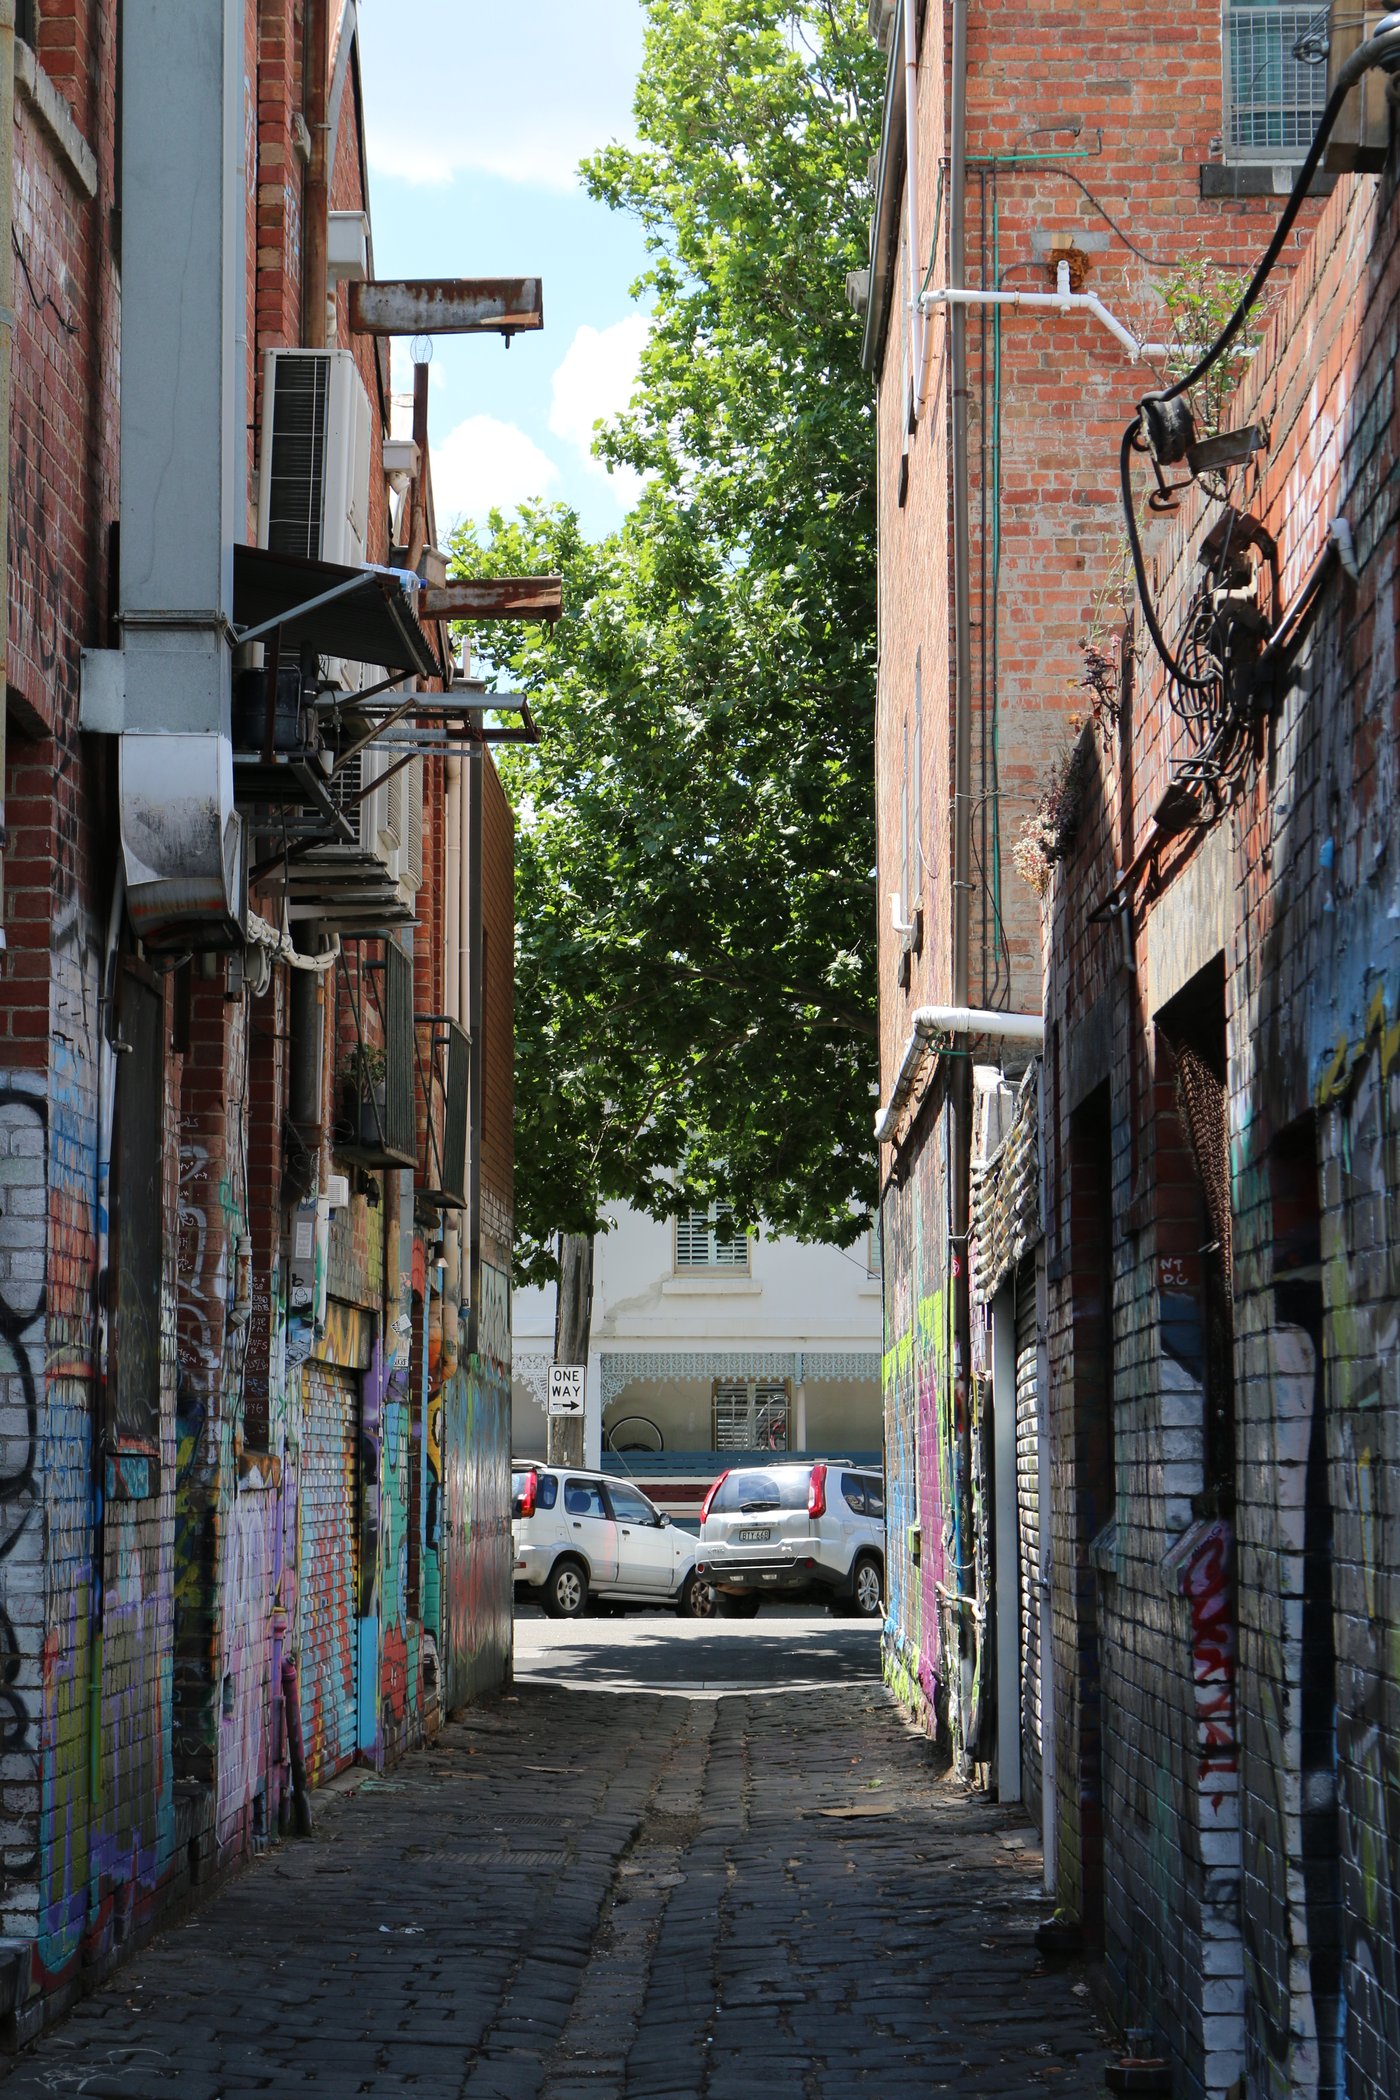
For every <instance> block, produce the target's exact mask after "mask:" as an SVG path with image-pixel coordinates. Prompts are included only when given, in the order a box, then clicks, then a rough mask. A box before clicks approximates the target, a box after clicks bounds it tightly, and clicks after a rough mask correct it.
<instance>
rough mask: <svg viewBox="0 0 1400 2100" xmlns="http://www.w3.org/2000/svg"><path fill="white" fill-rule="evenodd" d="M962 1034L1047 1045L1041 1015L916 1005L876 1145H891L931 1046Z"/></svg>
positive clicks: (881, 1113) (878, 1122) (881, 1115)
mask: <svg viewBox="0 0 1400 2100" xmlns="http://www.w3.org/2000/svg"><path fill="white" fill-rule="evenodd" d="M960 1035H985V1036H992V1037H994V1038H996V1039H998V1040H1000V1041H1002V1042H1010V1043H1030V1044H1032V1045H1033V1046H1034V1048H1035V1049H1037V1050H1039V1049H1041V1048H1043V1046H1044V1043H1045V1021H1044V1017H1043V1016H1042V1015H1040V1014H1005V1013H998V1012H996V1011H995V1010H993V1009H991V1008H988V1007H981V1006H916V1007H915V1009H914V1012H913V1014H912V1016H911V1025H910V1036H909V1040H908V1042H907V1043H906V1044H905V1046H904V1055H903V1057H902V1058H901V1059H900V1063H899V1071H898V1073H897V1074H896V1075H895V1082H894V1085H893V1087H892V1088H891V1089H890V1098H889V1100H888V1101H887V1102H886V1104H885V1106H884V1107H883V1108H882V1109H880V1110H879V1111H878V1112H877V1114H876V1117H875V1142H876V1144H877V1145H884V1144H888V1142H889V1140H890V1138H891V1137H892V1136H893V1134H894V1127H895V1124H896V1122H897V1121H898V1119H899V1112H900V1110H901V1109H902V1108H903V1106H904V1104H905V1102H906V1101H907V1100H908V1098H909V1089H910V1087H911V1086H912V1085H913V1083H914V1074H915V1072H916V1071H917V1069H918V1067H919V1064H920V1062H921V1061H922V1059H923V1057H924V1054H925V1052H926V1051H927V1048H928V1045H929V1043H930V1042H931V1041H932V1040H933V1039H934V1038H935V1037H938V1036H960Z"/></svg>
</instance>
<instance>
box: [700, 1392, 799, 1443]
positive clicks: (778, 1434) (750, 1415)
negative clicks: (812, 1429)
mask: <svg viewBox="0 0 1400 2100" xmlns="http://www.w3.org/2000/svg"><path fill="white" fill-rule="evenodd" d="M714 1411H715V1443H714V1448H715V1450H716V1451H786V1450H787V1447H788V1390H787V1387H786V1385H784V1384H782V1383H780V1382H779V1381H778V1380H776V1379H762V1378H747V1379H741V1378H733V1379H717V1380H716V1381H715V1388H714Z"/></svg>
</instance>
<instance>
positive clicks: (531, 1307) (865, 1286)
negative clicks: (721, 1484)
mask: <svg viewBox="0 0 1400 2100" xmlns="http://www.w3.org/2000/svg"><path fill="white" fill-rule="evenodd" d="M611 1216H612V1218H613V1220H614V1223H613V1227H612V1230H611V1231H609V1232H606V1233H602V1234H600V1235H599V1237H598V1240H597V1242H596V1244H595V1249H594V1270H593V1328H592V1346H591V1349H590V1353H589V1359H588V1369H587V1395H586V1417H585V1451H586V1456H587V1462H588V1463H589V1464H590V1465H599V1464H607V1465H608V1466H609V1468H612V1467H613V1465H614V1460H615V1459H617V1460H619V1461H625V1462H626V1470H628V1471H633V1472H636V1473H637V1474H638V1475H639V1477H643V1476H645V1477H647V1478H650V1479H653V1480H659V1479H660V1478H662V1477H671V1476H677V1477H678V1476H684V1475H694V1476H695V1477H696V1478H702V1477H708V1478H713V1476H714V1475H715V1473H717V1472H719V1471H722V1470H723V1468H724V1465H725V1464H727V1463H733V1461H734V1454H737V1453H741V1452H755V1451H763V1452H770V1453H771V1452H777V1451H793V1452H811V1453H813V1454H815V1455H821V1454H823V1453H832V1454H836V1453H840V1454H842V1455H848V1456H852V1457H854V1456H856V1455H857V1454H860V1455H862V1456H865V1457H871V1456H875V1455H877V1454H878V1453H879V1451H880V1448H881V1435H882V1431H881V1413H880V1342H881V1315H880V1275H879V1266H878V1248H877V1246H876V1245H874V1244H873V1243H872V1240H871V1239H870V1238H869V1237H868V1236H866V1237H862V1238H861V1239H860V1240H858V1241H857V1242H856V1244H855V1245H854V1246H853V1247H847V1248H837V1247H812V1246H804V1245H801V1244H799V1243H798V1242H797V1241H796V1240H785V1239H773V1240H770V1239H750V1238H746V1237H745V1236H744V1235H743V1234H741V1233H736V1232H735V1231H734V1230H733V1227H732V1225H731V1224H730V1222H729V1220H728V1219H727V1217H726V1216H724V1215H723V1214H722V1213H721V1214H719V1215H717V1214H716V1212H715V1208H714V1206H711V1208H710V1211H709V1212H708V1213H706V1212H703V1211H702V1212H693V1213H691V1214H690V1215H689V1216H686V1217H681V1218H674V1219H665V1220H663V1221H658V1220H657V1219H655V1218H650V1217H647V1216H646V1215H645V1214H644V1213H642V1212H640V1211H635V1210H632V1209H630V1208H628V1207H627V1206H625V1205H622V1204H618V1205H616V1206H614V1208H613V1210H612V1212H611ZM512 1310H513V1322H512V1324H513V1330H514V1381H515V1382H514V1395H513V1410H514V1414H513V1432H512V1442H513V1447H514V1450H515V1452H516V1454H517V1456H519V1457H522V1458H531V1457H543V1455H544V1451H545V1429H546V1424H545V1396H546V1391H547V1386H548V1377H549V1366H550V1363H551V1361H552V1359H553V1353H554V1290H553V1287H552V1286H551V1287H549V1288H547V1289H544V1290H523V1291H519V1292H517V1293H516V1295H515V1299H514V1303H513V1308H512ZM721 1454H723V1455H721ZM618 1469H619V1470H621V1469H622V1467H621V1465H619V1467H618ZM662 1499H663V1500H666V1501H669V1500H671V1499H673V1498H671V1497H669V1496H663V1498H662ZM682 1499H684V1498H682Z"/></svg>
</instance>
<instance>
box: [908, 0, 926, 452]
mask: <svg viewBox="0 0 1400 2100" xmlns="http://www.w3.org/2000/svg"><path fill="white" fill-rule="evenodd" d="M918 13H919V4H918V0H904V218H905V245H906V247H907V249H908V251H909V330H910V344H909V381H910V385H911V387H912V389H913V401H914V416H915V420H917V419H918V415H919V411H920V409H921V408H922V406H923V398H924V376H925V375H924V363H925V349H926V346H927V340H928V315H927V314H926V313H925V311H924V305H923V301H922V300H921V299H920V297H919V284H920V277H919V269H920V258H921V256H922V254H923V249H922V248H921V246H920V244H919V24H918Z"/></svg>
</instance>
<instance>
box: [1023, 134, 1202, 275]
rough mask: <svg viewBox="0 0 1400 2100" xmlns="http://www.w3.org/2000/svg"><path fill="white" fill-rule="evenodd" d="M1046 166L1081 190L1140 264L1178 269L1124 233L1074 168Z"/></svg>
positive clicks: (1157, 268)
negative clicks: (1140, 246)
mask: <svg viewBox="0 0 1400 2100" xmlns="http://www.w3.org/2000/svg"><path fill="white" fill-rule="evenodd" d="M1046 165H1047V167H1048V168H1049V171H1050V173H1051V174H1053V175H1063V176H1064V179H1065V181H1066V182H1072V183H1073V184H1074V186H1075V188H1076V189H1077V190H1081V191H1082V192H1083V194H1084V195H1085V196H1086V197H1087V198H1088V200H1089V202H1090V204H1092V205H1093V207H1094V210H1095V211H1096V212H1097V213H1098V215H1099V217H1100V218H1101V219H1104V220H1106V221H1107V222H1108V224H1109V225H1110V226H1111V227H1112V228H1113V231H1114V232H1115V233H1116V234H1117V236H1118V238H1119V240H1120V241H1121V242H1122V243H1123V246H1124V247H1125V248H1130V249H1131V250H1132V252H1133V254H1134V255H1135V256H1136V257H1137V259H1138V261H1139V262H1145V263H1148V264H1150V265H1151V267H1152V268H1153V269H1154V270H1174V269H1175V268H1176V263H1175V262H1174V261H1173V262H1161V261H1159V260H1158V258H1157V257H1156V256H1155V255H1149V254H1148V252H1147V250H1146V249H1145V248H1139V246H1138V244H1137V242H1136V241H1135V240H1134V239H1133V237H1132V235H1131V234H1130V233H1125V232H1124V230H1123V228H1122V227H1121V226H1120V225H1119V224H1118V221H1117V220H1116V219H1115V218H1114V216H1113V214H1112V212H1111V211H1109V210H1108V208H1107V206H1106V205H1103V204H1100V202H1099V200H1098V198H1097V197H1096V196H1095V195H1094V193H1093V191H1092V190H1091V189H1090V187H1089V185H1088V183H1087V182H1085V180H1084V178H1083V176H1081V175H1076V174H1075V172H1074V170H1073V169H1072V168H1062V167H1060V166H1059V165H1058V164H1056V163H1055V162H1053V161H1052V162H1047V163H1046Z"/></svg>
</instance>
